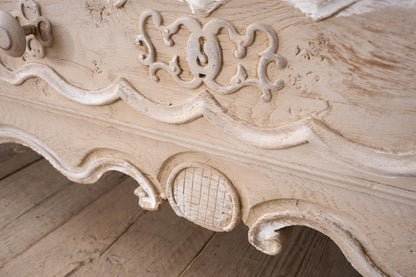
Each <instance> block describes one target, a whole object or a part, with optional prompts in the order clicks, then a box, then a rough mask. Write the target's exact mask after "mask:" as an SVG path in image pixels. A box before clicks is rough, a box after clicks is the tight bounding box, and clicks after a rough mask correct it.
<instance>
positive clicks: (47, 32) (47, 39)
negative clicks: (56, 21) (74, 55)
mask: <svg viewBox="0 0 416 277" xmlns="http://www.w3.org/2000/svg"><path fill="white" fill-rule="evenodd" d="M18 6H19V9H18V12H16V13H14V16H15V17H16V18H17V19H18V20H19V21H20V23H21V24H22V25H26V26H30V27H31V28H33V29H34V31H33V33H32V34H29V35H28V36H27V37H26V53H25V54H24V56H23V59H24V60H32V59H37V58H43V57H44V56H45V54H46V49H45V48H46V47H49V46H51V45H52V43H53V35H52V24H51V22H50V21H49V19H47V18H46V17H44V16H42V15H41V11H40V7H39V4H38V3H36V2H35V1H33V0H20V1H19V4H18ZM28 10H31V12H28ZM27 14H34V16H33V18H30V17H28V16H27Z"/></svg>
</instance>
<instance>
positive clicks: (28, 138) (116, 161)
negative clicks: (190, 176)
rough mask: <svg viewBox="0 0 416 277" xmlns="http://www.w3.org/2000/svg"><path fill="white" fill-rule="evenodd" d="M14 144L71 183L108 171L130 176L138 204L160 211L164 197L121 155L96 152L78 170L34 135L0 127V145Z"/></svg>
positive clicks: (89, 180) (93, 179)
mask: <svg viewBox="0 0 416 277" xmlns="http://www.w3.org/2000/svg"><path fill="white" fill-rule="evenodd" d="M6 142H14V143H19V144H23V145H26V146H28V147H30V148H32V149H33V150H34V151H36V152H37V153H39V154H40V155H42V156H43V157H44V158H45V159H47V160H48V161H49V162H50V163H51V165H52V166H53V167H55V168H56V169H57V170H58V171H59V172H61V173H62V174H63V175H65V176H66V177H67V178H68V179H70V180H71V181H74V182H77V183H83V184H92V183H95V182H97V181H98V180H99V179H100V178H101V177H102V176H103V175H104V173H106V172H108V171H119V172H122V173H124V174H127V175H129V176H131V177H132V178H133V179H134V180H135V181H136V182H137V183H138V184H139V187H138V188H137V189H136V190H135V192H134V194H135V195H137V196H138V197H139V205H140V207H142V208H143V209H145V210H150V211H154V210H157V209H158V207H159V205H160V204H161V198H160V196H159V193H158V192H157V189H156V188H155V187H154V185H153V184H152V183H151V182H150V181H149V180H148V179H147V178H146V177H145V176H144V175H143V173H142V172H141V171H140V170H139V169H138V168H137V167H136V166H135V165H134V164H132V163H131V162H129V161H128V160H126V159H123V158H122V157H121V153H118V152H117V151H114V150H108V149H95V150H93V151H91V152H90V153H89V154H88V155H87V156H86V157H84V158H83V159H82V161H83V162H82V163H81V164H80V165H79V166H77V167H72V166H69V165H66V164H65V163H64V162H63V161H62V159H60V158H59V157H58V156H57V155H56V153H54V151H53V150H51V149H50V148H49V147H48V146H47V145H45V144H44V143H42V142H41V141H40V140H39V139H38V138H36V137H35V136H33V135H31V134H29V133H27V132H24V131H21V130H18V129H16V128H12V127H8V126H0V143H6Z"/></svg>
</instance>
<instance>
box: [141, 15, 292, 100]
mask: <svg viewBox="0 0 416 277" xmlns="http://www.w3.org/2000/svg"><path fill="white" fill-rule="evenodd" d="M148 18H153V23H154V25H155V27H156V29H157V30H159V31H160V33H161V36H162V38H163V41H164V42H165V44H166V45H167V46H173V45H174V43H175V42H174V40H173V38H172V36H173V35H174V34H176V33H177V32H178V31H179V30H180V27H181V26H183V27H185V28H186V29H187V30H188V31H189V33H190V35H189V39H188V43H187V49H186V51H187V59H186V60H187V62H188V65H189V69H190V71H191V75H192V79H191V80H184V79H183V78H182V76H181V72H182V69H181V67H180V64H179V59H180V57H179V56H174V57H172V59H171V61H170V62H169V64H167V63H164V62H158V61H156V60H157V59H156V50H155V49H156V48H155V46H154V45H153V42H152V40H151V38H150V36H149V34H148V33H147V31H146V22H147V21H148V20H147V19H148ZM139 26H140V34H139V35H138V36H137V37H136V44H137V45H142V46H145V47H146V48H147V53H148V54H147V55H146V54H140V55H139V62H140V63H142V64H143V65H146V66H149V73H150V75H151V76H152V77H153V79H154V80H155V81H159V78H158V76H157V75H156V74H157V71H158V70H164V71H166V72H168V73H169V75H170V76H171V77H172V79H174V80H175V81H176V82H177V83H178V84H180V85H181V86H183V87H185V88H187V89H197V88H198V87H200V86H201V85H202V84H205V85H206V86H207V87H208V88H209V90H210V91H212V92H215V93H218V94H231V93H234V92H236V91H238V90H240V89H241V88H243V87H246V86H254V87H258V88H259V89H260V90H261V92H262V100H263V101H264V102H268V101H270V99H271V91H278V90H281V89H282V88H283V81H282V80H279V79H278V80H270V79H269V78H268V76H267V67H268V65H269V64H270V63H275V65H276V67H277V68H278V69H282V68H284V67H285V66H286V59H285V58H284V57H282V56H280V55H279V54H278V53H277V49H278V44H279V43H278V37H277V35H276V33H275V32H274V30H273V29H272V28H270V27H269V26H267V25H265V24H262V23H253V24H251V25H249V26H248V27H247V30H246V32H245V34H243V35H242V34H240V33H239V32H238V31H237V30H236V28H235V27H234V26H233V25H232V24H231V23H230V22H228V21H226V20H222V19H212V20H210V21H208V22H207V23H206V24H202V23H201V22H200V21H199V20H197V19H195V18H191V17H181V18H178V19H177V20H176V21H175V22H173V23H172V24H170V25H163V24H162V16H161V15H160V13H159V12H157V11H153V10H148V11H145V12H143V14H142V15H141V17H140V23H139ZM221 29H225V30H227V32H228V34H229V39H230V41H231V42H233V43H234V44H235V51H234V56H235V57H236V58H237V59H243V58H244V57H245V56H246V52H247V48H249V47H250V46H251V45H252V44H253V43H254V40H255V33H256V32H262V33H264V34H266V36H267V37H268V40H269V45H268V46H267V47H265V49H264V51H262V52H260V53H258V56H259V60H258V64H257V76H256V77H249V76H248V75H247V73H246V69H245V67H244V66H243V65H242V64H241V63H239V64H237V65H236V73H235V75H234V76H233V77H232V78H231V79H230V81H229V83H228V84H226V85H223V84H220V83H218V82H217V81H216V78H217V75H219V74H220V71H221V67H222V64H223V61H222V55H223V53H222V48H221V46H220V42H219V39H218V36H217V35H218V33H219V31H220V30H221ZM181 59H182V58H181Z"/></svg>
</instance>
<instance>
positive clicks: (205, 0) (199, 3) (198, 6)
mask: <svg viewBox="0 0 416 277" xmlns="http://www.w3.org/2000/svg"><path fill="white" fill-rule="evenodd" d="M178 1H179V2H186V3H187V4H188V5H189V7H190V8H191V11H192V13H194V14H198V15H199V16H204V17H206V16H209V15H210V14H211V13H212V12H213V11H214V10H215V9H217V8H218V7H219V6H221V5H223V4H225V3H226V2H228V1H229V0H178Z"/></svg>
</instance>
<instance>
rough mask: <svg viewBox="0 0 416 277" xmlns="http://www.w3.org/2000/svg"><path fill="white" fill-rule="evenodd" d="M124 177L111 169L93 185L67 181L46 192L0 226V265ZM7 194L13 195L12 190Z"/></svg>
mask: <svg viewBox="0 0 416 277" xmlns="http://www.w3.org/2000/svg"><path fill="white" fill-rule="evenodd" d="M51 171H53V170H52V169H51V166H50V165H49V168H48V169H47V170H44V171H43V173H44V174H48V173H49V172H51ZM32 172H33V171H32ZM124 178H125V177H124V176H122V175H121V174H116V173H113V174H111V175H109V176H107V177H106V178H105V179H103V180H101V181H100V182H98V183H97V184H93V185H83V184H75V183H67V184H65V186H63V187H61V188H60V190H59V191H56V192H54V193H53V194H52V195H48V196H47V197H45V198H44V199H42V201H41V202H38V203H37V204H36V205H35V206H33V207H32V208H31V209H29V210H26V211H24V213H22V214H20V215H19V216H18V217H17V218H15V219H14V220H13V221H11V222H9V223H8V224H7V225H3V226H2V227H1V228H0V244H1V245H2V247H1V248H0V268H1V267H3V266H4V265H5V264H6V263H7V262H8V261H10V260H12V259H13V258H15V257H16V256H18V255H20V254H21V253H23V252H24V251H25V250H26V249H28V248H30V247H31V246H32V245H34V244H35V243H36V242H38V241H39V240H41V239H42V238H43V237H45V236H46V235H48V234H49V233H50V232H52V231H54V230H55V229H57V228H58V227H59V226H61V225H62V224H64V223H65V222H66V221H68V220H69V219H70V218H71V217H72V216H74V215H75V214H77V213H78V212H80V211H81V210H82V209H84V208H85V206H87V205H89V204H90V203H91V202H93V201H94V200H95V199H97V198H99V197H101V196H102V195H103V194H105V193H106V192H108V191H109V190H111V189H112V188H113V187H114V186H116V185H118V184H119V183H120V181H121V180H123V179H124ZM20 189H21V188H20ZM8 196H11V197H13V194H8ZM2 201H7V199H2ZM9 201H13V199H9Z"/></svg>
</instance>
